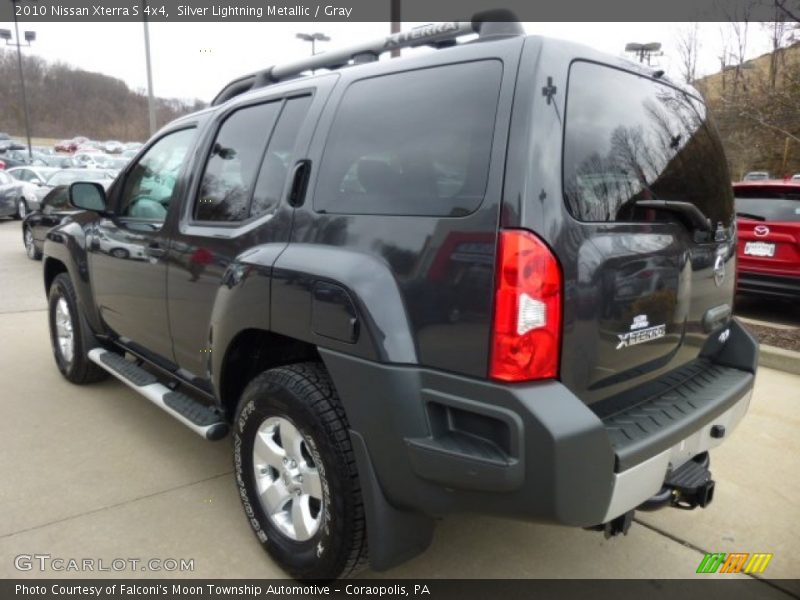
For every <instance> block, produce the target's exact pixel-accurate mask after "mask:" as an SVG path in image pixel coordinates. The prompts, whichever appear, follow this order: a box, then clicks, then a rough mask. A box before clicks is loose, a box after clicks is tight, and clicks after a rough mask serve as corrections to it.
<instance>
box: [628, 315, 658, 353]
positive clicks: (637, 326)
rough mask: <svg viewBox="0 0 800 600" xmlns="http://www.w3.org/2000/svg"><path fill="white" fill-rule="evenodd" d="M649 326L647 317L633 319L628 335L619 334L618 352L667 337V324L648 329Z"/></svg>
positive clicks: (640, 316)
mask: <svg viewBox="0 0 800 600" xmlns="http://www.w3.org/2000/svg"><path fill="white" fill-rule="evenodd" d="M649 324H650V323H649V321H648V320H647V315H636V316H635V317H633V322H632V323H631V330H630V331H629V332H628V333H618V334H617V337H618V338H619V343H618V344H617V350H619V349H620V348H626V347H627V346H635V345H636V344H643V343H645V342H649V341H650V340H655V339H658V338H662V337H664V336H665V335H667V326H666V325H665V324H664V325H655V326H653V327H648V325H649Z"/></svg>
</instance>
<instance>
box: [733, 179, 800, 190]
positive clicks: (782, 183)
mask: <svg viewBox="0 0 800 600" xmlns="http://www.w3.org/2000/svg"><path fill="white" fill-rule="evenodd" d="M733 187H734V188H739V187H741V188H745V187H757V188H759V187H789V188H797V189H800V180H797V179H795V180H794V181H792V180H791V179H761V180H756V181H737V182H736V183H734V184H733Z"/></svg>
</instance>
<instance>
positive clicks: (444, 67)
mask: <svg viewBox="0 0 800 600" xmlns="http://www.w3.org/2000/svg"><path fill="white" fill-rule="evenodd" d="M475 34H477V36H478V38H479V39H481V38H482V39H481V43H464V44H457V43H455V41H456V39H457V38H458V37H460V36H462V35H472V36H474V35H475ZM450 42H452V43H450ZM432 43H437V45H438V46H440V49H437V50H435V51H431V52H428V53H424V54H418V55H414V56H408V57H405V58H401V59H395V60H374V61H372V62H362V64H357V65H352V66H348V67H347V68H342V69H340V68H339V67H340V66H341V65H343V64H346V63H347V62H348V61H349V60H350V58H351V56H353V54H360V55H366V54H372V53H374V54H375V55H376V56H377V55H379V54H381V53H383V52H387V51H389V50H390V49H392V48H398V47H407V46H411V45H427V44H432ZM442 46H448V47H442ZM313 69H317V70H318V73H319V74H317V75H305V76H301V75H302V73H307V72H310V71H312V70H313ZM331 69H333V70H336V73H335V74H334V73H330V72H328V71H329V70H331ZM323 71H325V72H324V73H323ZM273 84H274V85H273ZM631 157H634V158H633V159H632V158H631ZM636 157H646V158H647V160H646V164H645V163H638V162H637V160H636ZM562 182H563V185H562ZM604 182H615V183H614V184H613V185H610V184H606V183H604ZM562 187H563V192H562ZM70 203H71V204H72V205H73V206H76V207H79V208H83V209H85V212H82V213H79V214H76V215H74V216H72V217H71V218H70V219H69V223H68V224H64V225H60V226H56V227H54V228H53V229H51V230H50V231H49V232H48V233H47V235H46V237H45V241H44V248H43V251H44V265H43V266H44V268H43V273H44V279H45V289H46V293H47V295H48V311H49V313H48V314H49V323H50V331H51V342H52V353H53V356H54V358H55V362H56V366H57V368H58V369H59V370H60V372H61V373H62V375H63V376H64V377H65V378H66V379H67V380H69V381H71V382H73V383H76V384H84V383H89V382H92V381H97V380H99V379H101V378H102V377H104V376H105V375H106V374H112V375H113V376H115V377H117V378H119V379H120V380H122V381H124V382H125V383H126V384H127V385H129V386H130V387H131V388H132V389H134V390H138V391H139V392H140V393H141V394H142V395H144V396H145V397H146V398H148V399H149V400H150V401H152V402H154V403H155V404H156V405H158V406H159V407H160V408H161V409H163V410H164V411H166V412H167V413H168V414H169V415H171V416H173V417H175V418H176V419H177V420H178V421H179V422H180V423H181V424H183V425H185V426H187V427H189V428H190V429H191V430H192V431H194V432H196V433H198V434H199V435H201V436H203V437H204V438H206V439H212V440H213V439H219V438H221V437H222V436H224V435H225V434H226V432H227V431H228V430H232V433H233V441H232V444H231V447H232V449H233V455H234V460H233V463H234V471H235V473H234V479H235V482H236V486H237V488H238V495H239V496H240V498H241V500H242V504H243V507H244V511H245V513H246V515H247V522H248V523H249V525H250V526H251V527H252V528H253V530H254V533H255V535H256V539H257V540H258V543H259V544H261V545H262V547H263V548H264V549H265V550H266V551H267V552H268V553H269V554H270V555H271V556H272V557H273V558H274V559H275V560H276V561H277V563H278V564H280V565H281V566H282V567H283V568H284V569H286V571H287V572H288V573H289V574H291V575H292V576H294V577H299V578H310V579H330V578H335V577H339V576H344V575H348V574H350V573H352V572H354V571H356V570H357V569H359V568H360V567H361V566H362V565H364V564H366V561H367V552H368V551H369V554H370V560H371V562H370V564H371V565H372V566H373V567H374V568H376V569H386V568H389V567H391V566H393V565H396V564H398V563H399V562H402V561H403V560H406V559H408V558H409V557H411V556H412V555H414V554H415V553H418V552H421V551H422V550H424V549H425V547H426V546H427V545H428V544H429V543H430V541H431V538H432V535H433V528H434V526H435V523H436V521H437V519H440V518H442V517H445V516H447V515H449V514H453V513H458V512H471V513H485V514H492V515H497V516H504V517H513V518H516V519H523V520H528V521H537V522H545V523H554V524H555V523H558V524H562V525H569V526H573V527H589V528H594V529H598V530H600V531H603V532H605V533H606V535H609V536H610V535H617V534H622V533H624V532H625V531H627V529H628V527H629V526H630V524H631V522H632V521H633V511H635V510H636V509H637V508H639V507H644V508H647V509H652V508H657V507H661V506H669V505H672V506H678V507H681V508H694V507H698V506H700V507H705V506H707V505H708V504H709V503H710V502H711V501H712V499H713V495H714V488H715V484H714V481H713V479H712V476H711V472H710V464H709V461H710V459H709V451H710V450H712V449H713V448H715V447H716V446H717V445H719V444H721V443H723V442H725V441H727V439H728V438H729V437H730V434H731V432H732V431H733V430H734V429H735V428H736V426H737V425H738V423H739V422H740V420H741V419H742V417H743V415H744V414H745V413H746V412H747V409H748V405H749V402H750V396H751V393H752V389H753V382H754V378H755V372H756V368H757V362H758V345H757V343H756V341H755V339H754V338H753V337H752V336H751V335H750V334H749V333H747V331H746V329H745V328H744V327H743V326H742V325H741V324H740V323H739V322H738V321H737V320H736V319H734V318H733V316H732V311H731V306H732V305H733V296H734V288H735V283H734V279H735V277H734V273H733V268H734V265H735V251H736V249H735V242H734V239H735V215H734V205H733V194H732V190H731V186H730V173H729V171H728V168H727V161H726V158H725V156H724V155H723V153H722V145H721V143H720V141H719V138H718V136H717V133H716V128H715V127H714V126H713V124H712V123H711V122H710V121H709V117H708V115H707V112H706V108H705V105H704V103H703V100H702V98H701V96H700V95H699V93H698V92H697V91H696V90H694V89H693V88H691V87H686V86H683V85H682V84H679V83H677V82H673V81H671V80H670V79H668V78H666V77H664V76H663V73H657V74H654V72H653V69H651V68H649V67H647V65H644V66H642V65H640V64H638V63H632V62H628V61H626V60H624V59H622V58H619V57H614V56H608V55H604V54H601V53H599V52H596V51H594V50H591V49H589V48H584V47H582V46H580V45H577V44H573V43H566V42H559V41H555V40H549V39H545V38H541V37H526V36H525V35H524V31H523V29H522V26H521V25H520V24H519V23H513V22H506V23H491V24H489V25H486V24H485V23H481V21H480V20H479V19H477V20H475V21H473V23H464V24H445V25H441V26H429V27H425V28H419V29H416V30H414V32H413V34H411V33H408V34H396V35H393V36H391V37H389V38H383V39H381V40H378V41H377V42H376V43H375V44H373V45H370V44H362V45H360V46H359V47H358V48H357V49H353V48H351V49H346V50H343V51H341V52H336V51H333V52H329V53H325V54H320V55H316V56H314V57H311V58H307V59H305V60H302V61H297V62H295V63H292V64H290V65H285V66H278V67H271V68H269V69H265V70H263V71H260V72H258V73H254V74H252V75H250V76H247V77H241V78H238V79H236V80H235V81H233V82H231V83H230V84H229V85H227V86H226V87H225V88H223V90H222V91H221V92H220V93H219V94H218V95H217V97H216V98H215V100H214V102H213V103H212V106H211V107H210V108H208V109H206V110H203V111H200V112H197V113H194V114H191V115H188V116H184V117H181V118H180V119H178V120H176V121H174V122H173V123H171V124H169V125H167V126H166V127H164V128H163V129H161V130H160V131H159V133H158V134H157V135H156V136H155V137H154V138H153V139H152V140H150V141H149V142H148V144H147V146H146V147H145V149H144V150H143V152H142V153H141V154H140V155H139V156H138V158H136V159H134V161H133V162H132V163H131V164H130V165H129V166H128V167H127V168H126V169H125V171H124V174H123V175H121V176H120V178H119V179H118V180H117V181H116V182H115V183H114V184H113V185H112V186H110V187H109V188H108V190H107V191H106V190H104V189H103V187H102V186H99V185H96V184H92V183H85V182H76V183H73V184H72V185H71V186H70ZM118 231H122V232H124V233H125V241H126V243H128V244H131V245H135V246H138V247H139V248H140V249H141V252H142V254H143V255H144V256H145V257H146V258H147V260H132V255H131V254H130V253H129V255H128V256H127V257H123V256H114V255H113V253H112V252H111V251H110V246H104V245H103V240H104V239H110V238H111V237H112V236H114V235H117V233H116V232H118ZM695 257H700V258H699V259H697V260H696V259H695ZM648 276H652V277H654V278H655V282H654V283H653V284H652V285H639V284H638V283H637V284H631V281H630V279H631V278H634V279H638V278H639V277H643V278H646V277H648ZM450 288H456V289H458V290H463V291H464V292H465V293H468V294H469V295H470V297H469V298H468V299H464V298H459V297H458V296H459V294H453V293H450V292H449V289H450ZM567 290H571V291H570V292H569V294H570V296H569V299H567V297H566V295H567ZM581 297H582V298H581ZM579 299H580V300H579ZM579 303H580V306H579ZM566 324H569V326H565V325H566ZM42 352H43V354H44V353H45V352H46V350H45V349H43V350H42ZM97 410H103V411H113V410H115V408H114V407H113V406H110V405H98V407H97ZM41 426H42V428H43V429H45V430H46V429H47V427H49V426H51V424H48V423H46V422H45V423H41ZM120 426H121V427H122V426H124V425H120ZM734 443H735V441H734ZM101 450H102V448H101V447H98V451H101ZM131 452H134V453H135V452H136V449H135V448H132V449H131ZM742 468H744V467H742ZM729 518H730V519H737V518H738V517H737V515H735V514H731V515H730V516H729ZM211 542H212V541H211V540H209V543H211ZM367 549H369V550H367ZM453 551H454V552H458V551H459V550H458V549H457V548H456V549H454V550H453Z"/></svg>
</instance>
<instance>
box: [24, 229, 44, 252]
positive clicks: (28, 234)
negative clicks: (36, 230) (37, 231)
mask: <svg viewBox="0 0 800 600" xmlns="http://www.w3.org/2000/svg"><path fill="white" fill-rule="evenodd" d="M22 239H23V241H24V242H25V253H26V254H27V255H28V258H30V259H31V260H42V252H41V251H40V250H39V249H38V248H37V247H36V243H35V242H34V241H33V231H32V230H31V228H30V227H26V228H25V233H23V234H22Z"/></svg>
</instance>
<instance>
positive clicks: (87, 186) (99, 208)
mask: <svg viewBox="0 0 800 600" xmlns="http://www.w3.org/2000/svg"><path fill="white" fill-rule="evenodd" d="M69 203H70V204H72V206H74V207H75V208H82V209H83V210H93V211H95V212H101V213H102V212H105V210H106V190H105V189H104V188H103V186H102V185H100V184H99V183H96V182H94V181H76V182H75V183H73V184H71V185H70V186H69Z"/></svg>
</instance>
